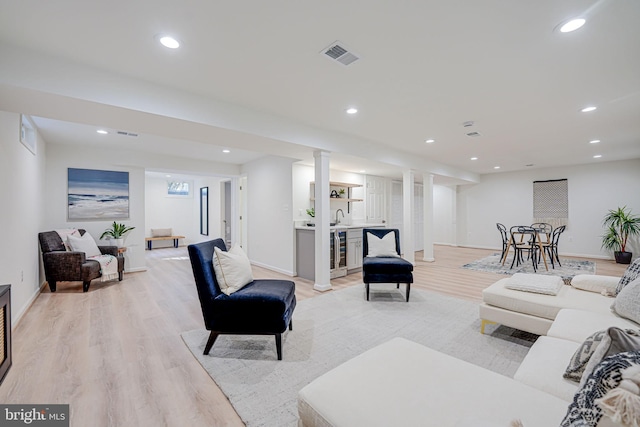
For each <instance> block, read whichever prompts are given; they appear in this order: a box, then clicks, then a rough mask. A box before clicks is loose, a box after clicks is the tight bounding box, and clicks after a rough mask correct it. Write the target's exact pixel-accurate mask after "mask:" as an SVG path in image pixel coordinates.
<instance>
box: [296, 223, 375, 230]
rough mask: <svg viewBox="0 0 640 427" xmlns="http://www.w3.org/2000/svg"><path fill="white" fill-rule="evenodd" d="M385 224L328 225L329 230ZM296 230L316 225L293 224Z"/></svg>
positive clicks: (307, 228) (311, 228) (312, 228)
mask: <svg viewBox="0 0 640 427" xmlns="http://www.w3.org/2000/svg"><path fill="white" fill-rule="evenodd" d="M386 226H387V224H350V225H346V224H338V225H332V226H331V227H329V229H330V230H335V229H350V228H373V227H376V228H377V227H386ZM295 229H296V230H315V229H316V227H315V226H313V227H311V226H308V225H296V226H295Z"/></svg>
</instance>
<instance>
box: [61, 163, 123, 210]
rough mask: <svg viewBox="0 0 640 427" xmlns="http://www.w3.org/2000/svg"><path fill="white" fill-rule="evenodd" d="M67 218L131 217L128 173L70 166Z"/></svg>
mask: <svg viewBox="0 0 640 427" xmlns="http://www.w3.org/2000/svg"><path fill="white" fill-rule="evenodd" d="M67 189H68V190H67V207H68V219H69V220H75V219H118V218H129V172H119V171H103V170H95V169H74V168H69V169H68V175H67Z"/></svg>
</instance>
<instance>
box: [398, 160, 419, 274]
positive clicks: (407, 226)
mask: <svg viewBox="0 0 640 427" xmlns="http://www.w3.org/2000/svg"><path fill="white" fill-rule="evenodd" d="M413 182H414V171H412V170H407V171H404V172H403V173H402V241H401V242H400V245H401V247H402V252H403V257H404V259H406V260H407V261H409V262H410V263H412V264H414V263H415V258H416V254H415V245H414V243H413V240H414V239H413V223H414V216H415V213H414V209H413V208H414V204H415V197H414V193H413Z"/></svg>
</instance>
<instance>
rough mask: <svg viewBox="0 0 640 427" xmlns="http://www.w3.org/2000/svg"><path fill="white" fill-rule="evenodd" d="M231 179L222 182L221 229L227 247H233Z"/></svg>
mask: <svg viewBox="0 0 640 427" xmlns="http://www.w3.org/2000/svg"><path fill="white" fill-rule="evenodd" d="M231 223H232V221H231V181H222V182H220V230H222V235H223V238H224V244H225V245H226V246H227V248H230V247H231Z"/></svg>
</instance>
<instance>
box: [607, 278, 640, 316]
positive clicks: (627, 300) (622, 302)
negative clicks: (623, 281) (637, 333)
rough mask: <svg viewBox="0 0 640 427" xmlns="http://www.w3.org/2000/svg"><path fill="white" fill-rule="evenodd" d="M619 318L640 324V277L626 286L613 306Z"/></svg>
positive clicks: (612, 308)
mask: <svg viewBox="0 0 640 427" xmlns="http://www.w3.org/2000/svg"><path fill="white" fill-rule="evenodd" d="M611 310H613V311H614V312H615V313H616V314H617V315H618V316H620V317H624V318H625V319H629V320H632V321H634V322H636V323H640V277H639V278H637V279H635V280H634V281H633V282H631V283H629V284H628V285H626V286H625V287H624V288H622V290H621V291H620V293H619V294H618V295H617V296H616V299H615V300H613V304H612V305H611Z"/></svg>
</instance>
